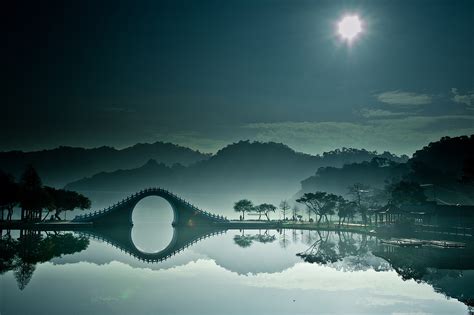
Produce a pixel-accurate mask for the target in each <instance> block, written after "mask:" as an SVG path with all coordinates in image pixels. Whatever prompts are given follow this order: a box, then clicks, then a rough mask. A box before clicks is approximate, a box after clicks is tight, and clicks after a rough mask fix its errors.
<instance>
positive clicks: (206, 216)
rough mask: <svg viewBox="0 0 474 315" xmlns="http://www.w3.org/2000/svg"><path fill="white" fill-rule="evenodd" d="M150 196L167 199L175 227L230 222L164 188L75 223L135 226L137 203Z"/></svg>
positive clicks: (86, 215)
mask: <svg viewBox="0 0 474 315" xmlns="http://www.w3.org/2000/svg"><path fill="white" fill-rule="evenodd" d="M149 196H157V197H161V198H163V199H165V200H166V201H168V202H169V204H170V205H171V208H172V209H173V214H174V219H173V226H195V225H210V224H214V223H226V222H229V220H227V218H225V217H223V216H219V215H215V214H212V213H210V212H207V211H203V210H201V209H199V208H197V207H196V206H194V205H192V204H190V203H189V202H187V201H186V200H184V199H183V198H181V197H178V196H177V195H175V194H173V193H172V192H170V191H168V190H166V189H163V188H147V189H143V190H141V191H139V192H137V193H135V194H133V195H131V196H128V197H126V198H124V199H123V200H121V201H119V202H118V203H116V204H114V205H111V206H110V207H107V208H105V209H102V210H98V211H95V212H92V213H88V214H84V215H79V216H76V217H75V218H74V219H73V220H72V221H73V222H92V223H94V225H109V226H117V225H121V226H124V225H133V221H132V213H133V209H134V208H135V206H136V205H137V203H138V202H139V201H140V200H142V199H144V198H146V197H149Z"/></svg>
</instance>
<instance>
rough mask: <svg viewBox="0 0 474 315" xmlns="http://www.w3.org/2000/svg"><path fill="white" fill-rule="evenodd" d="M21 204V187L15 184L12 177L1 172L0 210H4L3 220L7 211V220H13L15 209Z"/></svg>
mask: <svg viewBox="0 0 474 315" xmlns="http://www.w3.org/2000/svg"><path fill="white" fill-rule="evenodd" d="M18 202H19V187H18V184H17V183H15V180H14V178H13V176H12V175H10V174H7V173H4V172H2V171H0V208H1V210H2V220H3V219H4V210H7V211H8V212H7V220H9V221H10V220H11V219H12V215H13V208H14V207H15V206H16V205H17V204H18Z"/></svg>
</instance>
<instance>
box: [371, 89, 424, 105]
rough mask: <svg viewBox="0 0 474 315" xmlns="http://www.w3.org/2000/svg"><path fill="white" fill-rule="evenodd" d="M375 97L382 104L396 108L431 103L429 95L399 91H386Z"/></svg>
mask: <svg viewBox="0 0 474 315" xmlns="http://www.w3.org/2000/svg"><path fill="white" fill-rule="evenodd" d="M375 96H376V97H377V99H378V100H379V101H380V102H382V103H386V104H389V105H398V106H419V105H425V104H430V103H431V101H432V97H431V95H428V94H418V93H413V92H404V91H399V90H397V91H387V92H383V93H380V94H376V95H375Z"/></svg>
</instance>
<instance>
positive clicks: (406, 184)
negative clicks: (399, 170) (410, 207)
mask: <svg viewBox="0 0 474 315" xmlns="http://www.w3.org/2000/svg"><path fill="white" fill-rule="evenodd" d="M390 201H391V202H392V203H394V204H398V205H399V204H402V203H413V204H419V203H423V202H425V201H426V195H425V192H424V190H423V188H422V187H421V186H420V184H418V183H415V182H411V181H401V182H399V183H397V184H395V185H393V186H392V187H391V200H390Z"/></svg>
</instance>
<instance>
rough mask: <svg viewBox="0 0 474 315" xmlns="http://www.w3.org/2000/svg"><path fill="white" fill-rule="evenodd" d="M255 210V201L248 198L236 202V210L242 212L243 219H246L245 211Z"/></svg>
mask: <svg viewBox="0 0 474 315" xmlns="http://www.w3.org/2000/svg"><path fill="white" fill-rule="evenodd" d="M252 210H253V203H252V201H250V200H248V199H241V200H239V201H237V202H236V203H235V204H234V211H235V212H242V220H245V212H251V211H252Z"/></svg>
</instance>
